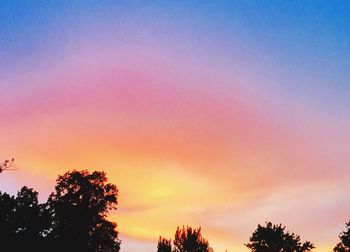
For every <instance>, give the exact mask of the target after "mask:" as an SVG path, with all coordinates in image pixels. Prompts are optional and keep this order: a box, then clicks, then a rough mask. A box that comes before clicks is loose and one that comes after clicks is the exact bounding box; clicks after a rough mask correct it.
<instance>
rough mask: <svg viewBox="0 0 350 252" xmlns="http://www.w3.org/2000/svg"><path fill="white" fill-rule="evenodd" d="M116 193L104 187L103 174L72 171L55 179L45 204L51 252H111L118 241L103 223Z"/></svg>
mask: <svg viewBox="0 0 350 252" xmlns="http://www.w3.org/2000/svg"><path fill="white" fill-rule="evenodd" d="M117 195H118V189H117V187H116V186H115V185H113V184H110V183H107V178H106V175H105V173H104V172H97V171H95V172H93V173H89V172H88V171H86V170H84V171H72V172H67V173H66V174H64V175H63V176H59V177H58V179H57V185H56V187H55V192H54V193H52V194H51V195H50V197H49V200H48V204H47V206H48V211H49V212H50V213H51V216H52V228H53V230H52V232H51V233H50V236H51V238H52V239H53V247H52V249H56V250H59V251H61V250H62V249H63V250H65V251H66V250H67V248H72V246H74V249H73V250H72V251H84V252H90V251H91V252H107V251H108V252H109V251H110V252H112V251H113V252H114V251H119V247H120V241H119V239H118V232H117V231H116V226H117V225H116V223H114V222H110V221H108V220H107V219H106V215H107V213H108V212H109V211H110V210H114V209H116V206H117Z"/></svg>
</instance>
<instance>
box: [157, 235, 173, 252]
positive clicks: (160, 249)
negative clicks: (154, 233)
mask: <svg viewBox="0 0 350 252" xmlns="http://www.w3.org/2000/svg"><path fill="white" fill-rule="evenodd" d="M157 252H171V240H168V239H165V238H163V237H161V236H160V237H159V240H158V246H157Z"/></svg>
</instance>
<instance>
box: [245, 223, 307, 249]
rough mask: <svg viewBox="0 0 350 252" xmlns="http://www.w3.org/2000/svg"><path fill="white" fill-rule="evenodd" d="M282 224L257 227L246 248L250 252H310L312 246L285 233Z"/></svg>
mask: <svg viewBox="0 0 350 252" xmlns="http://www.w3.org/2000/svg"><path fill="white" fill-rule="evenodd" d="M285 228H286V227H285V226H282V224H279V225H273V224H272V223H271V222H267V223H266V226H261V225H258V227H257V229H256V230H255V231H254V233H253V234H252V236H251V237H250V239H249V241H250V243H248V244H246V246H247V247H248V248H249V249H250V250H251V251H252V252H306V251H311V250H312V249H313V248H314V245H313V244H312V243H311V242H309V241H306V242H303V243H302V242H301V241H300V236H299V235H295V234H294V233H289V232H288V231H285Z"/></svg>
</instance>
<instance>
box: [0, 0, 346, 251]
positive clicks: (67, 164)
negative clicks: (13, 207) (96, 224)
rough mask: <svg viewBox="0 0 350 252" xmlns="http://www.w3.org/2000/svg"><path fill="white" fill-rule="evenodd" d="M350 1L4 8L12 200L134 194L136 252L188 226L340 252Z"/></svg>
mask: <svg viewBox="0 0 350 252" xmlns="http://www.w3.org/2000/svg"><path fill="white" fill-rule="evenodd" d="M348 13H350V2H349V1H341V0H335V1H323V0H319V1H307V0H305V1H299V0H295V1H282V0H281V1H270V0H266V1H257V0H256V1H255V0H252V1H243V0H242V1H238V0H237V1H224V0H223V1H205V0H202V1H195V0H192V1H180V0H179V1H148V0H145V1H107V0H106V1H104V0H101V1H89V0H87V1H78V0H77V1H68V0H67V1H40V0H38V1H16V0H11V1H7V0H4V1H1V2H0V91H1V93H0V104H1V106H0V117H1V118H2V119H1V120H0V139H1V142H0V158H1V159H2V160H5V159H8V158H12V157H14V158H15V159H16V162H15V166H16V168H18V169H19V170H18V171H16V172H14V171H12V172H7V173H2V174H1V176H0V190H1V191H6V192H8V193H11V194H15V193H16V192H17V191H18V190H19V189H20V188H21V187H22V186H23V185H27V186H30V187H33V188H34V189H36V190H37V191H39V198H40V200H41V201H45V200H46V199H47V197H48V195H49V194H50V193H51V192H52V191H53V190H54V185H55V179H56V178H57V176H58V175H60V174H64V173H65V172H66V171H69V170H73V169H77V170H82V169H88V170H89V171H94V170H103V171H106V172H107V176H108V178H109V182H111V183H114V184H116V185H117V187H118V189H119V205H118V210H117V211H115V212H112V213H110V215H109V219H111V220H113V221H116V222H117V223H118V231H119V232H120V238H121V239H122V245H121V252H128V251H144V252H152V251H155V250H156V246H157V240H158V237H159V235H162V236H164V237H168V238H172V237H173V236H174V233H175V230H176V227H177V226H182V225H191V226H193V227H199V226H201V227H202V233H203V236H204V237H205V238H206V239H208V240H209V243H210V245H211V246H212V247H213V248H214V249H215V251H225V250H226V249H227V251H232V252H233V251H242V252H244V251H248V250H247V248H245V246H244V244H245V243H247V242H248V241H249V237H250V235H251V234H252V233H253V231H254V230H255V228H256V227H257V225H258V224H264V223H265V221H272V222H273V223H276V224H278V223H282V224H283V225H285V226H286V227H287V230H290V231H292V232H295V233H297V234H299V235H300V236H301V239H302V240H310V241H312V242H313V243H314V244H315V245H316V251H321V252H326V251H331V249H332V248H333V247H334V245H335V244H336V243H337V242H338V234H339V233H340V232H341V231H343V230H345V222H347V221H349V211H350V201H349V200H348V198H349V193H350V184H349V182H348V181H349V179H350V169H349V163H350V155H349V153H348V152H349V150H350V130H349V129H350V109H349V108H350V72H349V69H350V15H348Z"/></svg>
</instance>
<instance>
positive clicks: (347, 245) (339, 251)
mask: <svg viewBox="0 0 350 252" xmlns="http://www.w3.org/2000/svg"><path fill="white" fill-rule="evenodd" d="M345 225H346V231H343V232H341V233H340V234H339V238H340V242H339V243H338V244H337V245H336V246H335V247H334V249H333V251H334V252H348V251H350V221H349V222H348V223H345Z"/></svg>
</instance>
